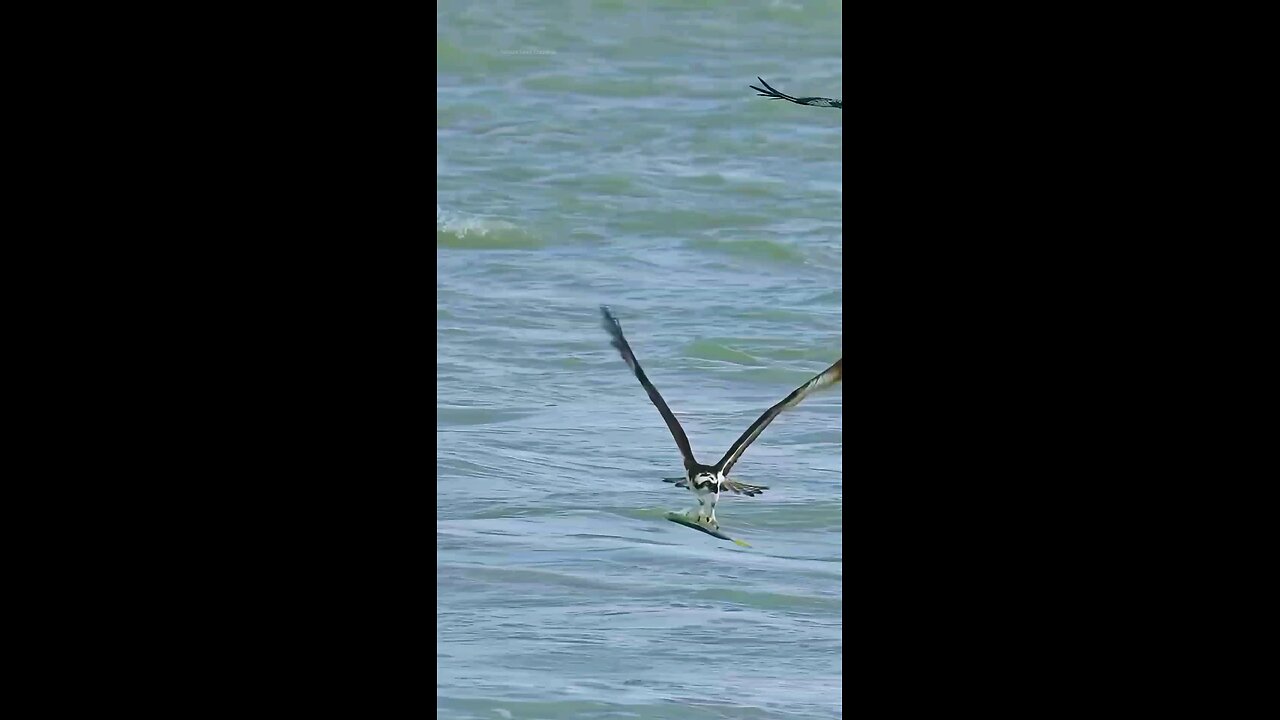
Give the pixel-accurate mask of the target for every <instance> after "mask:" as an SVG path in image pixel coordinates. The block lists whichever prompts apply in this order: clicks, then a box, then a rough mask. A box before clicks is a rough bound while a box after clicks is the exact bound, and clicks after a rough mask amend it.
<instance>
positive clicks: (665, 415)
mask: <svg viewBox="0 0 1280 720" xmlns="http://www.w3.org/2000/svg"><path fill="white" fill-rule="evenodd" d="M600 313H601V314H603V315H604V329H605V330H607V331H608V332H609V335H610V336H612V337H613V341H612V342H611V343H610V344H611V345H613V346H614V347H615V348H617V349H618V352H619V353H621V354H622V359H623V360H624V361H626V363H627V367H630V368H631V372H634V373H635V374H636V379H637V380H639V381H640V384H641V385H643V386H644V391H645V392H646V393H649V399H650V400H652V401H653V404H654V405H656V406H657V408H658V412H660V413H662V419H663V420H666V421H667V428H668V429H669V430H671V436H672V437H674V438H675V439H676V445H679V446H680V454H681V455H683V456H684V467H685V470H688V469H689V468H690V467H692V466H693V465H695V464H697V461H696V460H694V458H693V448H691V447H689V438H688V436H686V435H685V434H684V428H682V427H680V421H679V420H676V416H675V415H674V414H673V413H672V412H671V408H669V407H667V403H666V401H665V400H663V399H662V395H660V394H659V393H658V389H657V388H655V387H654V386H653V383H651V382H649V378H648V377H647V376H645V374H644V368H642V367H640V361H639V360H636V355H635V353H633V352H631V345H630V344H628V343H627V339H626V338H625V337H623V336H622V325H621V324H620V323H619V322H618V319H617V318H615V317H614V316H613V313H611V312H609V308H607V307H605V306H604V305H601V306H600Z"/></svg>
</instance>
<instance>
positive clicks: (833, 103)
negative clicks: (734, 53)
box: [747, 75, 843, 110]
mask: <svg viewBox="0 0 1280 720" xmlns="http://www.w3.org/2000/svg"><path fill="white" fill-rule="evenodd" d="M756 79H757V80H759V81H760V84H762V85H764V87H763V88H758V87H756V86H755V85H748V86H747V87H750V88H751V89H752V90H756V91H758V94H759V95H760V97H767V98H773V99H774V100H787V101H789V102H793V103H795V104H797V105H812V106H813V107H833V108H835V109H837V110H842V109H843V108H841V107H840V101H839V100H832V99H831V98H824V97H802V98H798V97H791V96H790V95H788V94H786V93H783V92H778V91H777V90H774V89H773V86H772V85H770V84H769V83H767V82H765V81H764V78H762V77H760V76H759V75H757V76H756ZM766 88H768V89H766Z"/></svg>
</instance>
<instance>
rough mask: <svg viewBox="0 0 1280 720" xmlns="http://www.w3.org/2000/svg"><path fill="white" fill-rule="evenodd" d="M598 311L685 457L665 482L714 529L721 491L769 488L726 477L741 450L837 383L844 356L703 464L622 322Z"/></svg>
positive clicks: (750, 494) (752, 491)
mask: <svg viewBox="0 0 1280 720" xmlns="http://www.w3.org/2000/svg"><path fill="white" fill-rule="evenodd" d="M600 312H601V314H603V315H604V329H605V330H606V331H608V333H609V335H610V336H611V337H612V338H613V340H612V341H611V342H610V344H611V345H613V347H615V348H617V350H618V352H619V353H620V354H621V355H622V359H623V361H625V362H626V363H627V366H628V367H630V368H631V371H632V372H633V373H635V375H636V379H637V380H639V381H640V384H641V385H642V386H644V391H645V392H646V393H648V394H649V400H651V401H652V402H653V404H654V405H655V406H656V407H657V408H658V412H659V413H661V414H662V419H663V420H665V421H666V423H667V429H669V430H670V431H671V435H672V437H674V438H675V440H676V445H677V446H678V447H679V448H680V454H681V455H682V456H683V457H684V470H685V477H683V478H665V480H666V481H667V482H672V483H675V484H676V487H680V488H687V489H688V490H690V491H691V492H693V494H694V495H695V496H696V497H697V499H698V506H697V507H696V508H692V509H690V510H689V511H688V512H686V513H685V515H686V516H693V517H694V518H695V520H696V521H698V522H704V521H705V522H706V523H708V524H709V525H711V526H712V527H714V528H717V529H718V528H719V527H720V523H719V522H717V521H716V503H717V502H719V500H720V493H721V492H722V491H726V490H727V491H729V492H732V493H734V494H740V495H746V496H748V497H755V496H756V495H759V494H760V493H762V492H764V491H765V490H768V489H769V488H768V487H767V486H765V485H748V484H747V483H740V482H736V481H733V480H730V479H729V471H730V470H731V469H733V466H734V464H735V463H737V462H738V459H739V458H741V457H742V453H743V452H744V451H746V449H747V446H748V445H750V444H751V443H752V442H754V441H755V439H756V438H757V437H759V436H760V433H762V432H764V429H765V428H766V427H768V426H769V423H771V422H773V419H774V418H775V417H777V416H778V415H779V414H780V413H781V412H782V411H783V410H788V409H790V408H793V407H795V406H796V405H799V404H800V401H801V400H804V399H805V398H806V397H808V396H809V394H810V393H812V392H814V391H815V390H819V389H821V388H824V387H827V386H828V385H833V384H835V383H838V382H840V380H841V378H842V376H843V373H844V367H843V362H844V358H840V359H839V360H836V362H835V364H834V365H832V366H831V367H829V368H827V369H826V370H823V371H822V372H821V373H818V374H817V375H815V376H814V377H813V378H812V379H810V380H809V381H808V382H806V383H805V384H803V385H801V386H800V387H798V388H796V389H795V390H793V391H792V392H791V394H790V395H788V396H786V397H785V398H783V399H782V401H781V402H779V403H778V404H777V405H774V406H773V407H771V408H769V409H768V410H766V411H765V412H764V414H763V415H761V416H760V417H759V418H757V419H756V421H755V422H754V423H751V427H749V428H747V430H746V432H744V433H742V435H741V436H740V437H739V438H738V439H737V440H735V441H734V443H733V445H732V446H730V447H729V451H728V452H726V453H725V454H724V457H722V458H720V462H718V463H716V464H715V465H703V464H702V463H700V462H698V461H697V459H695V458H694V457H693V448H692V447H691V446H690V445H689V438H688V436H686V435H685V434H684V429H683V428H682V427H680V421H679V420H676V416H675V415H674V414H672V412H671V408H669V407H667V403H666V401H664V400H663V399H662V395H661V394H659V393H658V389H657V388H655V387H654V386H653V383H651V382H649V378H648V376H646V375H645V374H644V369H643V368H641V367H640V361H639V360H636V356H635V353H633V352H632V351H631V345H630V344H628V343H627V339H626V338H625V337H623V335H622V325H621V324H620V323H619V322H618V319H617V318H615V317H614V316H613V313H611V312H610V311H609V308H608V307H605V306H603V305H601V306H600Z"/></svg>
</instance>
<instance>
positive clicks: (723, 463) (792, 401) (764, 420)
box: [716, 358, 844, 475]
mask: <svg viewBox="0 0 1280 720" xmlns="http://www.w3.org/2000/svg"><path fill="white" fill-rule="evenodd" d="M843 376H844V358H840V359H839V360H837V361H836V363H835V364H834V365H832V366H831V367H829V368H827V369H826V370H823V371H822V372H820V373H818V374H817V375H814V376H813V379H811V380H809V382H807V383H805V384H803V385H801V386H800V387H798V388H796V389H795V390H792V391H791V394H790V395H788V396H786V397H785V398H783V399H782V402H780V403H778V404H777V405H774V406H773V407H771V408H769V409H768V410H765V411H764V414H763V415H761V416H760V417H759V418H758V419H757V420H756V421H755V422H753V423H751V427H749V428H747V431H746V432H744V433H742V437H739V438H738V439H737V440H736V441H734V443H733V447H730V448H729V452H727V453H725V454H724V457H722V458H720V462H719V463H717V464H716V470H717V471H719V472H720V473H721V474H723V475H728V474H729V469H730V468H732V467H733V464H734V463H736V462H738V458H740V457H742V453H743V452H744V451H745V450H746V449H747V446H748V445H750V444H751V443H753V442H755V439H756V438H757V437H759V436H760V433H762V432H764V429H765V428H767V427H769V423H771V422H773V419H774V418H775V417H777V416H778V414H779V413H781V412H782V411H783V410H786V409H788V408H792V407H795V406H796V405H799V404H800V401H801V400H804V399H805V398H806V397H808V396H809V394H810V393H812V392H813V391H815V390H820V389H822V388H824V387H826V386H828V385H833V384H835V383H838V382H840V380H841V378H842V377H843Z"/></svg>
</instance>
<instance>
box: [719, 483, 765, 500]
mask: <svg viewBox="0 0 1280 720" xmlns="http://www.w3.org/2000/svg"><path fill="white" fill-rule="evenodd" d="M768 489H769V486H767V485H748V484H747V483H740V482H736V481H733V480H725V481H724V482H722V483H720V490H721V492H723V491H725V490H728V491H729V492H731V493H733V494H735V495H746V496H747V497H755V496H756V495H759V494H760V493H762V492H764V491H765V490H768Z"/></svg>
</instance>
